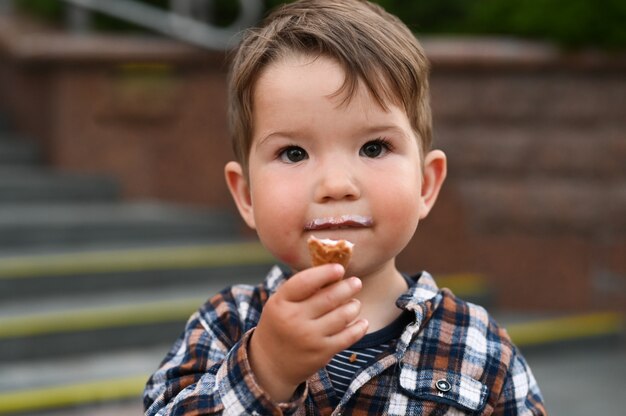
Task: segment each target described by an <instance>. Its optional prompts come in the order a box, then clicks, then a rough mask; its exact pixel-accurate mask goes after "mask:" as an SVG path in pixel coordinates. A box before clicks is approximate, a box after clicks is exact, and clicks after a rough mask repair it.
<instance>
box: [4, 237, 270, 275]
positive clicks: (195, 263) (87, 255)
mask: <svg viewBox="0 0 626 416" xmlns="http://www.w3.org/2000/svg"><path fill="white" fill-rule="evenodd" d="M272 261H274V260H273V257H272V256H271V254H270V253H269V252H268V251H267V250H266V249H265V248H264V247H263V246H262V245H261V244H260V243H259V242H256V241H245V242H228V243H215V244H191V245H184V246H180V245H176V246H158V247H140V248H127V249H108V250H90V251H70V252H65V253H55V254H29V255H14V256H8V257H1V256H0V280H10V279H27V278H40V277H48V276H50V277H52V276H55V277H58V276H74V277H80V276H81V275H84V274H103V275H104V274H107V273H117V272H138V271H151V270H162V269H190V268H202V267H224V266H233V265H253V264H266V263H270V262H272Z"/></svg>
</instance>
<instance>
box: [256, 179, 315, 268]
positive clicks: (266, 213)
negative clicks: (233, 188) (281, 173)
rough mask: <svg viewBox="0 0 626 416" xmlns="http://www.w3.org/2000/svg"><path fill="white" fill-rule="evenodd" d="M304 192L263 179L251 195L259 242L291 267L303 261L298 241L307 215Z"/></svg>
mask: <svg viewBox="0 0 626 416" xmlns="http://www.w3.org/2000/svg"><path fill="white" fill-rule="evenodd" d="M268 184H271V185H269V186H268ZM301 188H302V187H301V186H300V187H298V186H294V184H293V183H291V182H290V181H285V180H284V178H283V179H282V180H281V179H279V178H273V177H267V178H265V177H262V178H260V179H259V182H257V183H256V187H253V192H252V204H253V209H254V218H255V222H256V231H257V234H258V236H259V239H260V240H261V242H262V243H263V245H264V246H265V247H266V248H267V249H268V250H269V251H270V252H271V253H272V254H273V255H274V256H275V257H276V258H277V259H279V260H280V261H281V262H283V263H286V264H290V265H291V264H294V263H297V262H298V260H299V258H300V257H301V253H300V251H299V250H300V247H299V245H298V238H299V237H300V235H301V230H302V229H303V226H304V222H305V219H304V214H305V213H306V207H304V206H302V201H305V198H304V196H303V190H302V189H301ZM257 191H258V192H257Z"/></svg>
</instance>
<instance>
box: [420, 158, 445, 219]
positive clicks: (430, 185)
mask: <svg viewBox="0 0 626 416" xmlns="http://www.w3.org/2000/svg"><path fill="white" fill-rule="evenodd" d="M447 172H448V167H447V160H446V155H445V154H444V153H443V152H442V151H441V150H432V151H430V152H429V153H428V154H427V155H426V157H425V158H424V168H423V177H422V195H421V210H420V219H424V218H426V216H427V215H428V213H429V212H430V210H431V209H432V207H433V205H435V201H437V196H438V195H439V191H440V190H441V186H442V185H443V181H444V180H445V179H446V174H447Z"/></svg>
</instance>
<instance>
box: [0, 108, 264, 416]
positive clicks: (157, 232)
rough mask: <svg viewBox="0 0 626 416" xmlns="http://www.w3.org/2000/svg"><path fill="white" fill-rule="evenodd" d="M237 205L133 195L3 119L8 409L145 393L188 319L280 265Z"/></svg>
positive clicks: (0, 229)
mask: <svg viewBox="0 0 626 416" xmlns="http://www.w3.org/2000/svg"><path fill="white" fill-rule="evenodd" d="M237 221H238V219H237V218H236V217H234V216H233V215H232V213H227V212H218V211H212V210H208V209H204V208H203V209H200V208H195V207H183V206H180V205H176V204H168V203H164V202H158V201H156V202H155V201H147V202H125V201H122V200H121V199H120V189H119V185H118V184H117V183H116V182H115V181H114V180H112V179H111V178H109V177H105V176H96V175H90V176H87V175H82V174H80V175H79V174H73V173H65V172H58V171H55V170H52V169H49V168H47V167H45V166H44V164H43V163H42V162H41V155H40V154H39V150H38V148H37V146H36V145H34V144H33V142H31V141H28V140H27V139H25V138H22V137H18V136H17V134H16V133H15V132H13V131H12V130H11V129H10V128H9V126H8V123H7V122H6V121H5V120H4V119H2V118H0V414H46V413H47V412H49V411H51V410H53V409H62V408H66V407H73V406H80V405H88V404H92V403H96V402H103V401H110V400H112V401H120V400H132V401H137V402H138V401H139V400H140V399H139V398H140V393H141V390H142V388H143V385H144V383H145V381H146V379H147V376H148V375H149V374H150V373H151V372H152V371H153V370H154V369H155V368H156V366H157V365H158V363H159V362H160V360H161V359H162V358H163V357H164V355H165V353H166V352H167V350H168V349H169V347H170V346H171V344H172V343H173V341H174V340H175V339H176V338H177V336H178V335H179V333H180V332H181V331H182V329H183V327H184V323H185V321H186V320H187V318H188V317H189V316H190V315H191V313H193V311H194V310H195V309H197V308H198V307H199V306H200V305H201V304H202V303H203V302H204V301H205V300H206V299H207V298H208V297H209V296H211V295H212V294H214V293H216V292H217V291H218V290H220V289H221V288H223V287H225V286H226V285H228V284H232V283H233V282H242V283H245V282H248V283H253V282H258V281H259V279H260V278H261V277H262V276H263V275H264V274H265V273H266V272H267V270H268V269H269V267H270V266H271V263H272V261H273V260H272V258H271V256H269V254H268V253H267V252H266V251H265V250H264V249H263V248H262V247H261V246H260V245H259V244H258V243H257V242H255V241H245V240H243V239H242V238H241V237H239V232H238V230H239V227H240V224H239V223H238V222H237Z"/></svg>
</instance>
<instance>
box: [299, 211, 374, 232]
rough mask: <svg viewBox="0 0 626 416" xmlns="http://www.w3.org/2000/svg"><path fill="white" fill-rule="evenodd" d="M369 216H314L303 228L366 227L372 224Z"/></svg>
mask: <svg viewBox="0 0 626 416" xmlns="http://www.w3.org/2000/svg"><path fill="white" fill-rule="evenodd" d="M373 223H374V222H373V220H372V218H371V217H366V216H363V215H341V216H338V217H323V218H315V219H313V220H312V221H310V222H308V223H307V224H306V225H305V226H304V229H305V230H306V231H319V230H339V229H347V228H366V227H371V226H372V224H373Z"/></svg>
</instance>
